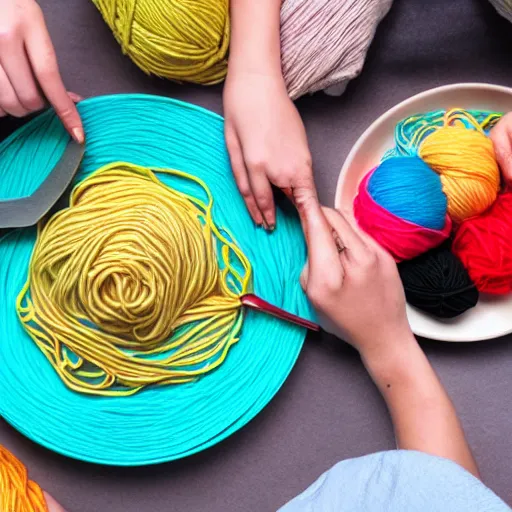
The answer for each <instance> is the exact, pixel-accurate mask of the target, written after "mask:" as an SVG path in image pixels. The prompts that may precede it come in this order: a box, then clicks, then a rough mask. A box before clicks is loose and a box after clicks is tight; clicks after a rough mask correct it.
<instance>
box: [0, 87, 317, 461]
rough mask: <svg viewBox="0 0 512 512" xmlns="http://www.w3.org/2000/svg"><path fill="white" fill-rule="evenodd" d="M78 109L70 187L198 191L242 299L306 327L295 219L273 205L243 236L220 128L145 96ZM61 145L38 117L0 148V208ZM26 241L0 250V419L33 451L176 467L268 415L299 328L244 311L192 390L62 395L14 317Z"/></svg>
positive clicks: (243, 219)
mask: <svg viewBox="0 0 512 512" xmlns="http://www.w3.org/2000/svg"><path fill="white" fill-rule="evenodd" d="M78 109H79V112H80V114H81V117H82V119H83V122H84V127H85V133H86V140H87V144H86V152H85V156H84V160H83V161H82V164H81V167H80V169H79V172H78V174H77V176H76V179H75V184H78V183H81V182H83V181H84V180H85V179H86V178H87V177H88V176H90V175H91V174H92V173H93V172H95V171H96V170H98V169H100V168H102V167H104V166H106V165H109V164H112V163H113V162H119V161H125V162H130V163H131V164H133V165H139V166H142V167H145V168H149V169H158V168H164V169H178V170H180V171H182V172H184V173H188V174H191V175H193V176H195V177H196V178H199V179H201V180H203V181H204V182H205V184H206V185H207V186H208V188H209V190H210V192H211V194H212V197H213V198H214V206H213V209H212V218H213V220H214V221H215V224H216V225H218V226H222V227H223V228H224V229H226V230H227V231H228V232H229V233H231V234H232V236H233V238H234V239H235V240H236V243H237V246H238V247H239V248H240V250H241V251H242V252H243V254H245V256H246V257H247V259H248V261H249V262H250V263H251V266H252V269H253V290H254V292H255V293H256V294H258V295H259V296H261V297H263V298H264V299H265V300H268V301H269V302H271V303H273V304H275V305H277V306H279V307H282V308H284V309H286V310H288V311H290V312H292V313H295V314H297V315H301V316H304V317H306V318H310V319H312V320H315V315H314V313H313V311H312V308H311V306H310V304H309V302H308V301H307V298H306V296H305V294H304V293H303V291H302V289H301V287H300V284H299V276H300V273H301V270H302V268H303V265H304V263H305V261H306V244H305V241H304V237H303V234H302V229H301V225H300V221H299V219H298V217H297V214H296V211H295V209H294V207H293V206H292V205H290V204H288V203H283V204H279V205H278V208H277V223H276V225H277V227H276V230H275V231H274V232H273V233H272V234H268V233H266V232H265V231H264V230H262V229H258V228H257V227H256V226H255V225H254V223H253V222H252V220H251V218H250V216H249V214H248V213H247V210H246V208H245V204H244V202H243V200H242V198H241V196H240V194H239V193H238V190H237V187H236V184H235V182H234V180H233V177H232V172H231V169H230V166H229V158H228V154H227V151H226V148H225V142H224V133H223V120H222V118H221V117H219V116H218V115H216V114H213V113H211V112H208V111H206V110H204V109H202V108H198V107H196V106H193V105H190V104H186V103H182V102H178V101H173V100H170V99H167V98H160V97H155V96H145V95H119V96H104V97H99V98H93V99H89V100H85V101H83V102H81V103H80V104H79V105H78ZM68 140H69V137H68V135H67V134H66V132H65V130H64V128H63V127H62V125H61V123H60V121H59V120H58V119H57V118H56V116H55V115H54V113H53V112H46V113H44V114H42V115H40V116H39V117H37V118H36V119H34V120H33V121H31V122H30V123H28V124H26V125H25V126H24V127H23V128H21V129H20V130H18V131H17V132H15V133H14V134H13V135H12V136H11V137H9V138H8V139H6V140H5V141H4V142H3V143H2V144H0V197H3V198H9V197H10V198H13V197H20V196H23V195H27V194H30V193H32V192H33V191H34V190H35V189H36V188H37V187H38V186H39V185H40V184H41V182H42V181H43V180H44V179H45V177H46V176H47V175H48V173H49V172H50V170H51V169H52V168H53V166H54V165H55V164H56V162H57V161H58V160H59V158H60V156H61V155H62V153H63V151H64V149H65V146H66V145H67V142H68ZM157 177H158V178H159V180H160V181H162V183H164V184H165V185H167V186H168V187H171V188H173V189H175V190H178V191H180V192H182V193H185V194H188V195H191V196H194V197H198V198H202V199H204V192H201V191H200V190H198V187H197V185H195V184H194V183H192V182H190V180H184V179H183V178H180V177H178V176H172V175H167V174H165V173H160V174H158V173H157ZM36 237H37V232H36V229H34V228H30V229H24V230H17V231H14V232H12V233H10V234H8V235H6V236H5V237H4V238H2V239H1V240H0V280H1V283H2V289H3V290H4V291H3V293H2V294H1V295H0V315H1V318H2V322H0V340H1V343H0V359H1V360H2V365H1V368H0V414H2V416H3V417H4V419H5V420H6V421H8V422H9V423H11V424H12V425H13V426H14V427H15V428H16V429H18V430H19V431H20V432H22V433H23V434H24V435H26V436H28V437H29V438H31V439H32V440H34V441H35V442H38V443H40V444H42V445H44V446H45V447H47V448H49V449H51V450H54V451H57V452H59V453H61V454H64V455H67V456H70V457H74V458H77V459H81V460H86V461H90V462H96V463H102V464H111V465H126V466H129V465H143V464H152V463H158V462H164V461H169V460H173V459H178V458H181V457H185V456H187V455H190V454H192V453H196V452H198V451H201V450H204V449H206V448H208V447H210V446H212V445H214V444H216V443H218V442H219V441H221V440H222V439H225V438H226V437H228V436H229V435H231V434H232V433H233V432H235V431H237V430H238V429H240V428H241V427H242V426H243V425H245V424H246V423H247V422H248V421H250V420H251V419H252V418H254V416H255V415H256V414H258V412H259V411H261V410H262V409H263V408H264V407H265V406H266V405H267V404H268V402H269V401H270V400H271V399H272V397H273V396H274V395H275V394H276V393H277V391H278V390H279V388H280V387H281V385H282V384H283V382H284V381H285V379H286V377H287V376H288V374H289V373H290V371H291V370H292V368H293V365H294V363H295V361H296V359H297V357H298V355H299V352H300V349H301V347H302V343H303V341H304V337H305V334H306V331H305V329H303V328H300V327H297V326H294V325H290V324H288V323H285V322H281V321H279V320H277V319H275V318H272V317H269V316H267V315H264V314H261V313H258V312H252V311H247V313H246V314H245V315H244V321H243V326H242V330H241V335H240V340H239V342H238V343H236V344H235V345H233V346H232V347H231V349H230V351H229V354H228V356H227V357H226V359H225V361H224V362H223V363H222V365H220V366H219V367H218V368H217V369H215V370H214V371H212V372H210V373H208V374H207V375H205V376H204V377H202V378H200V379H198V380H197V381H194V382H190V383H184V384H180V385H177V386H152V387H148V388H147V389H145V390H143V391H141V392H139V393H137V394H135V395H132V396H121V397H120V396H114V397H96V396H89V395H84V394H81V393H76V392H73V391H71V390H70V389H68V388H67V387H66V386H65V384H64V383H63V382H62V380H61V379H60V377H59V376H58V375H57V373H56V372H55V370H54V368H53V367H52V366H51V365H50V363H49V362H48V360H47V358H46V357H45V355H44V354H43V353H42V352H41V349H40V348H39V347H38V346H37V345H36V344H35V343H34V342H33V340H32V339H31V338H30V336H29V335H28V334H27V332H26V331H25V329H24V327H23V325H22V324H21V322H20V320H19V318H18V316H17V313H16V298H17V295H18V294H19V292H20V290H21V289H22V288H23V284H24V283H25V282H26V280H27V277H28V269H29V262H30V259H31V256H32V254H33V251H34V247H35V243H36Z"/></svg>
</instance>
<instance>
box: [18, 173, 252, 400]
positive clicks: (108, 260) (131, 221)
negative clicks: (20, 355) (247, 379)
mask: <svg viewBox="0 0 512 512" xmlns="http://www.w3.org/2000/svg"><path fill="white" fill-rule="evenodd" d="M157 171H158V172H161V173H167V174H172V175H174V176H178V177H180V178H184V179H187V180H191V181H192V182H193V183H195V185H198V186H199V187H200V188H201V189H202V192H203V193H204V195H205V196H206V197H207V200H206V201H202V200H199V199H197V198H195V197H192V196H188V195H186V194H184V193H181V192H178V191H176V190H173V189H172V188H169V187H167V186H166V185H164V184H163V183H162V182H161V181H160V180H159V179H158V178H157V177H156V175H155V174H154V172H153V171H151V170H149V169H146V168H143V167H139V166H135V165H132V164H127V163H115V164H111V165H108V166H106V167H104V168H102V169H99V170H98V171H96V172H95V173H93V174H92V175H91V176H90V177H89V178H87V179H85V180H84V181H83V182H82V183H80V184H79V185H78V186H77V187H76V188H75V189H74V191H73V193H72V196H71V202H70V206H69V207H68V208H66V209H64V210H62V211H60V212H58V213H57V214H55V215H54V216H53V217H52V218H51V219H50V220H49V221H48V224H47V225H46V226H44V227H43V228H41V229H40V230H39V233H38V239H37V243H36V245H35V248H34V252H33V255H32V259H31V263H30V269H29V277H28V280H27V282H26V284H25V287H24V288H23V290H22V291H21V293H20V294H19V296H18V302H17V308H18V314H19V317H20V319H21V321H22V323H23V325H24V327H25V329H26V330H27V332H28V333H29V334H30V336H31V337H32V339H33V340H34V341H35V342H36V343H37V345H38V346H39V348H40V349H41V350H42V351H43V353H44V354H45V355H46V357H47V358H48V359H49V361H50V362H51V364H52V365H53V366H54V368H55V370H56V371H57V372H58V374H59V375H60V377H61V378H62V380H63V381H64V382H65V384H66V385H67V386H68V387H70V388H71V389H73V390H76V391H79V392H83V393H90V394H100V395H128V394H132V393H134V392H136V391H138V390H140V389H141V388H143V387H145V386H149V385H154V384H178V383H182V382H188V381H191V380H193V379H194V378H196V377H197V376H199V375H202V374H205V373H207V372H209V371H211V370H212V369H214V368H216V367H217V366H218V365H220V364H221V363H222V362H223V360H224V359H225V357H226V355H227V352H228V350H229V348H230V347H231V346H232V345H233V344H234V343H236V342H237V341H238V333H239V331H240V328H241V324H242V311H241V302H240V299H239V296H240V295H241V294H243V293H245V292H246V291H248V287H249V283H250V278H251V267H250V264H249V262H248V260H247V258H246V257H245V256H244V254H243V253H242V251H241V250H240V249H239V248H238V247H237V246H236V245H235V243H233V242H232V241H231V240H230V239H228V237H227V235H226V236H224V235H223V234H222V233H221V232H220V230H219V229H218V228H217V227H216V226H215V224H214V221H213V218H212V206H213V200H212V197H211V195H210V192H209V190H208V188H207V187H206V185H205V184H204V183H203V182H202V181H201V180H199V179H198V178H195V177H193V176H190V175H188V174H185V173H182V172H180V171H174V170H162V169H158V170H157ZM219 259H220V264H219V262H218V260H219Z"/></svg>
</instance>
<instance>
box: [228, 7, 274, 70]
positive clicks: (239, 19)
mask: <svg viewBox="0 0 512 512" xmlns="http://www.w3.org/2000/svg"><path fill="white" fill-rule="evenodd" d="M280 10H281V0H231V2H230V11H231V24H232V33H231V47H230V54H229V69H230V70H235V71H236V70H242V71H244V72H250V73H265V74H267V73H268V74H273V75H277V76H281V77H282V72H281V42H280Z"/></svg>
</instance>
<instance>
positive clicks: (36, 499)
mask: <svg viewBox="0 0 512 512" xmlns="http://www.w3.org/2000/svg"><path fill="white" fill-rule="evenodd" d="M0 511H1V512H47V511H48V507H47V506H46V500H45V499H44V495H43V491H42V490H41V488H40V487H39V485H37V484H36V483H35V482H33V481H32V480H29V479H28V475H27V469H26V468H25V466H24V465H23V464H22V463H21V462H20V461H19V460H18V459H17V458H16V457H15V456H14V455H13V454H12V453H10V452H9V451H8V450H7V449H6V448H4V447H3V446H1V445H0Z"/></svg>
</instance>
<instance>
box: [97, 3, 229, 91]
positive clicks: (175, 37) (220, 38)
mask: <svg viewBox="0 0 512 512" xmlns="http://www.w3.org/2000/svg"><path fill="white" fill-rule="evenodd" d="M92 1H93V2H94V4H95V5H96V7H97V8H98V10H99V11H100V12H101V14H102V15H103V18H104V19H105V21H106V23H107V24H108V26H109V27H110V29H111V30H112V32H113V33H114V36H115V38H116V39H117V42H118V43H119V44H120V45H121V48H122V51H123V53H124V54H126V55H128V56H129V57H130V58H131V59H132V60H133V62H134V63H135V64H136V65H137V66H139V68H140V69H142V70H143V71H144V72H145V73H148V74H153V75H157V76H159V77H162V78H169V79H171V80H177V81H184V82H194V83H199V84H204V85H212V84H216V83H219V82H221V81H222V80H223V79H224V77H225V75H226V71H227V54H228V49H229V39H230V21H229V1H228V0H92Z"/></svg>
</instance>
